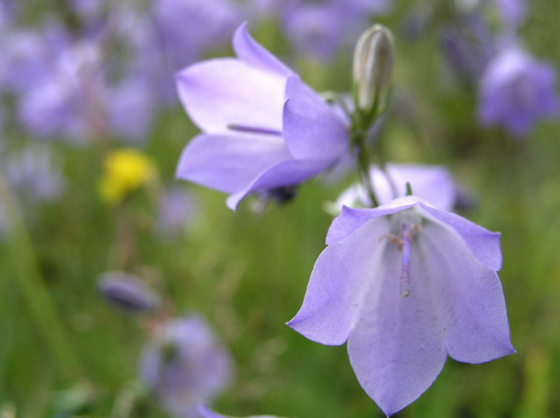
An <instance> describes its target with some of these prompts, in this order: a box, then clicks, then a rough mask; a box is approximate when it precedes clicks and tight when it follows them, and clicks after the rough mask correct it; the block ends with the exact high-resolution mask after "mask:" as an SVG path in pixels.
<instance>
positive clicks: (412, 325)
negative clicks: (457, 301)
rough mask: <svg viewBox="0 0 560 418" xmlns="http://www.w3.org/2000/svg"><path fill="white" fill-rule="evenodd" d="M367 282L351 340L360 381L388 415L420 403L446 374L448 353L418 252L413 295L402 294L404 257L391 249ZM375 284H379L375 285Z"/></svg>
mask: <svg viewBox="0 0 560 418" xmlns="http://www.w3.org/2000/svg"><path fill="white" fill-rule="evenodd" d="M381 257H382V262H381V263H378V264H377V266H376V272H377V274H376V276H375V277H368V278H367V281H368V288H367V293H366V295H365V298H364V300H363V303H362V306H361V309H360V314H359V320H358V321H357V323H356V326H355V327H354V328H353V329H352V332H351V333H350V336H349V338H348V354H349V356H350V362H351V364H352V368H353V369H354V372H355V373H356V377H357V378H358V381H359V382H360V384H361V385H362V387H363V388H364V390H365V391H366V392H367V394H368V395H369V396H370V397H371V398H372V399H373V400H374V401H375V402H376V403H377V405H378V406H379V407H380V408H381V409H382V410H383V411H384V412H385V414H387V415H388V416H389V415H391V414H394V413H395V412H397V411H400V410H401V409H402V408H404V407H405V406H407V405H408V404H410V403H411V402H413V401H414V400H416V399H417V398H418V397H419V396H420V395H421V394H422V393H423V392H424V391H425V390H426V389H428V387H429V386H430V385H431V384H432V383H433V382H434V380H435V379H436V377H437V376H438V375H439V373H440V372H441V370H442V368H443V365H444V364H445V360H446V357H447V352H446V350H445V341H444V338H443V334H442V332H441V329H442V324H441V321H440V318H439V317H438V311H437V305H436V304H435V303H434V300H433V299H434V295H433V294H432V291H431V287H432V286H430V283H429V282H430V277H429V276H427V275H426V274H425V273H426V271H425V269H423V268H422V267H421V266H422V264H423V261H422V256H421V254H420V251H418V249H417V248H415V247H413V250H412V261H411V266H412V267H411V273H410V274H411V293H410V296H408V297H406V298H403V297H401V295H400V287H399V277H400V273H401V271H400V267H401V257H402V254H401V252H399V251H398V250H397V248H396V247H395V246H394V245H387V246H386V247H385V251H384V253H383V254H382V255H381ZM375 279H377V280H376V282H374V280H375Z"/></svg>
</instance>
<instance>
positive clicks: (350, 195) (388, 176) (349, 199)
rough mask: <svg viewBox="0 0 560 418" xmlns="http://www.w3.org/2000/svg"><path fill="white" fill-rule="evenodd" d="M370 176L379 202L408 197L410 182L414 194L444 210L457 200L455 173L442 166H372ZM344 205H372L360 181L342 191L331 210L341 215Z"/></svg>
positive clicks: (357, 206)
mask: <svg viewBox="0 0 560 418" xmlns="http://www.w3.org/2000/svg"><path fill="white" fill-rule="evenodd" d="M369 175H370V178H371V181H372V183H373V184H374V185H375V195H376V197H377V200H378V201H379V203H380V204H382V205H383V204H385V203H389V202H390V201H391V200H393V199H395V198H397V197H403V196H406V187H407V183H408V184H410V186H411V187H412V190H413V192H414V195H415V196H418V197H420V198H421V199H424V200H425V201H427V202H430V203H431V204H432V205H433V206H435V207H437V208H439V209H442V210H452V209H453V206H454V204H455V201H456V199H457V187H456V185H455V181H454V180H453V176H452V175H451V173H450V172H449V170H448V169H447V168H445V167H444V166H441V165H435V166H430V165H425V164H393V163H391V164H387V165H386V167H385V170H381V169H379V168H378V167H377V166H375V165H373V166H371V167H370V170H369ZM343 206H348V207H351V208H360V207H362V208H363V207H371V202H370V200H369V197H368V194H367V192H366V190H365V189H364V187H363V186H362V185H361V184H360V183H357V184H354V185H352V186H350V187H349V188H348V189H346V190H345V191H343V192H342V193H341V194H340V196H339V197H338V199H337V200H336V202H334V204H333V205H332V206H330V207H329V208H328V209H329V212H332V213H335V214H337V215H338V214H339V213H340V211H341V210H342V207H343Z"/></svg>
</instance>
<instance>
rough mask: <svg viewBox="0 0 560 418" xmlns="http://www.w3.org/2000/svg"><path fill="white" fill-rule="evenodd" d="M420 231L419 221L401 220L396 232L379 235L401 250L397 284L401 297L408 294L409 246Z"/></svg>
mask: <svg viewBox="0 0 560 418" xmlns="http://www.w3.org/2000/svg"><path fill="white" fill-rule="evenodd" d="M421 232H422V227H421V226H420V224H419V223H416V222H410V221H404V220H403V221H402V222H401V224H400V231H399V232H398V234H386V235H383V236H382V237H381V240H383V239H385V238H386V239H387V240H388V241H389V244H393V245H394V246H395V247H397V249H398V250H399V251H400V252H402V259H401V275H400V278H399V285H400V289H401V296H402V297H403V298H406V297H408V296H410V248H411V245H412V241H413V240H414V237H415V236H416V234H419V233H421Z"/></svg>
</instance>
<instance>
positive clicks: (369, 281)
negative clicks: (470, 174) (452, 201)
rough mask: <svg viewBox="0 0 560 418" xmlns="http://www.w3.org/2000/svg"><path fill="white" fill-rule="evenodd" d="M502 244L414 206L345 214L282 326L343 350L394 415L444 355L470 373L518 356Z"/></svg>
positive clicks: (398, 202)
mask: <svg viewBox="0 0 560 418" xmlns="http://www.w3.org/2000/svg"><path fill="white" fill-rule="evenodd" d="M499 238H500V235H499V234H497V233H492V232H489V231H487V230H486V229H484V228H481V227H479V226H478V225H475V224H473V223H471V222H469V221H467V220H466V219H464V218H461V217H460V216H457V215H454V214H452V213H449V212H445V211H443V210H440V209H437V208H435V207H433V206H431V205H430V204H428V203H426V202H424V201H423V200H421V199H419V198H417V197H414V196H408V197H402V198H398V199H395V200H393V201H392V202H390V203H388V204H386V205H382V206H379V207H377V208H375V209H350V208H347V207H345V208H344V209H343V210H342V213H341V214H340V215H339V216H338V217H337V218H336V219H335V220H334V221H333V224H332V225H331V227H330V229H329V233H328V235H327V245H328V247H327V248H326V249H325V250H324V251H323V253H322V254H321V255H320V256H319V259H318V260H317V262H316V264H315V267H314V268H313V272H312V274H311V279H310V281H309V285H308V288H307V293H306V295H305V299H304V301H303V305H302V307H301V309H300V311H299V312H298V313H297V315H296V316H295V318H294V319H292V320H291V321H290V322H289V323H288V325H289V326H290V327H292V328H293V329H294V330H296V331H297V332H299V333H301V334H302V335H304V336H305V337H307V338H309V339H310V340H312V341H316V342H318V343H321V344H326V345H340V344H343V343H344V342H345V341H347V340H348V353H349V357H350V362H351V364H352V367H353V369H354V372H355V373H356V376H357V378H358V380H359V382H360V384H361V386H362V387H363V388H364V390H365V391H366V392H367V393H368V395H369V396H370V397H371V398H372V399H373V400H374V401H375V402H376V403H377V404H378V405H379V407H380V408H381V409H382V410H383V411H384V412H385V413H386V414H387V415H388V416H389V415H392V414H394V413H396V412H397V411H400V410H401V409H402V408H404V407H405V406H407V405H408V404H410V403H411V402H413V401H414V400H415V399H417V398H418V397H419V396H420V395H421V394H422V393H423V392H424V391H425V390H426V389H427V388H428V387H429V386H430V385H431V384H432V383H433V381H434V380H435V379H436V377H437V376H438V374H439V373H440V372H441V370H442V368H443V365H444V363H445V361H446V358H447V355H448V354H449V356H451V357H452V358H453V359H455V360H457V361H461V362H466V363H475V364H476V363H483V362H487V361H490V360H493V359H496V358H499V357H502V356H505V355H508V354H511V353H513V352H514V349H513V347H512V345H511V342H510V336H509V326H508V320H507V312H506V305H505V300H504V295H503V291H502V286H501V284H500V280H499V278H498V275H497V274H496V271H497V270H499V269H500V268H501V264H502V254H501V251H500V244H499Z"/></svg>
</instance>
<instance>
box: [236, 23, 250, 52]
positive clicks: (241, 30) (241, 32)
mask: <svg viewBox="0 0 560 418" xmlns="http://www.w3.org/2000/svg"><path fill="white" fill-rule="evenodd" d="M247 26H248V25H247V21H246V20H244V21H243V22H241V23H240V24H239V26H238V27H237V29H235V32H234V33H233V45H234V47H235V44H236V42H237V40H238V39H239V38H240V37H242V36H245V35H248V34H249V29H248V27H247Z"/></svg>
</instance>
